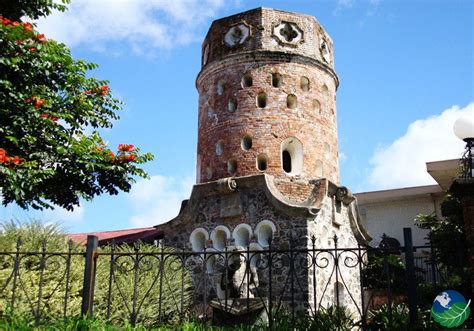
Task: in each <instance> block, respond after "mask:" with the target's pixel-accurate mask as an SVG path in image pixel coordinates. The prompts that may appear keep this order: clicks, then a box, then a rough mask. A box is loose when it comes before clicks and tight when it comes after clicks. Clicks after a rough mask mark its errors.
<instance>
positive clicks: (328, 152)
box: [324, 143, 331, 160]
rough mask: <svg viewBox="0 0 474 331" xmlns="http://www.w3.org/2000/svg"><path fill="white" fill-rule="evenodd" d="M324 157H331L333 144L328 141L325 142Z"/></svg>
mask: <svg viewBox="0 0 474 331" xmlns="http://www.w3.org/2000/svg"><path fill="white" fill-rule="evenodd" d="M324 157H325V158H326V160H327V159H330V158H331V146H330V145H329V144H328V143H324Z"/></svg>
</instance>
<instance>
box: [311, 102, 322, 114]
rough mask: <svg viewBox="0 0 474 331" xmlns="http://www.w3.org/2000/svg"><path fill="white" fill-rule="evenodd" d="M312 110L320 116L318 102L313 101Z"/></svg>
mask: <svg viewBox="0 0 474 331" xmlns="http://www.w3.org/2000/svg"><path fill="white" fill-rule="evenodd" d="M313 110H314V112H315V113H316V114H318V115H321V104H320V103H319V101H318V100H313Z"/></svg>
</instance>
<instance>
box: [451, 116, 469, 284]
mask: <svg viewBox="0 0 474 331" xmlns="http://www.w3.org/2000/svg"><path fill="white" fill-rule="evenodd" d="M453 130H454V133H455V134H456V136H458V138H459V139H461V140H464V141H465V142H466V151H465V152H464V153H463V156H462V158H461V173H460V175H459V177H458V178H456V179H454V182H453V184H452V185H451V188H450V191H451V193H452V194H453V195H454V196H456V197H457V198H459V200H460V201H461V204H462V209H463V218H464V231H465V235H466V240H467V246H468V247H467V249H468V252H467V254H468V263H469V267H470V285H471V289H470V290H471V293H473V291H474V176H473V172H474V171H473V160H472V157H473V153H472V149H473V147H474V111H471V112H470V113H468V114H466V115H464V116H462V117H460V118H459V119H458V120H457V121H456V122H455V123H454V127H453Z"/></svg>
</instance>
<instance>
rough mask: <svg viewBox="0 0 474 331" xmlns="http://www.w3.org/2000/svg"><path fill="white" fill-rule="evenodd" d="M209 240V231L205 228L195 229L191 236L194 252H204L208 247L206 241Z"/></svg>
mask: <svg viewBox="0 0 474 331" xmlns="http://www.w3.org/2000/svg"><path fill="white" fill-rule="evenodd" d="M208 240H209V233H207V231H206V230H205V229H203V228H197V229H194V231H193V232H192V233H191V235H190V236H189V241H190V242H191V247H192V249H193V252H203V251H204V249H205V247H206V241H208Z"/></svg>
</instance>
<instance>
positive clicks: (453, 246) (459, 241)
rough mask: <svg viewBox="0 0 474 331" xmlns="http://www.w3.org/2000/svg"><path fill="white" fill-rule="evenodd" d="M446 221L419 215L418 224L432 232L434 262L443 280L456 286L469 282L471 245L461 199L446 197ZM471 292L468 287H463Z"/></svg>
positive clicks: (429, 236)
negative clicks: (468, 244)
mask: <svg viewBox="0 0 474 331" xmlns="http://www.w3.org/2000/svg"><path fill="white" fill-rule="evenodd" d="M441 215H442V216H443V218H442V219H438V218H437V217H436V215H434V214H431V215H423V214H420V215H417V216H416V218H415V224H416V225H417V226H418V227H419V228H421V229H426V230H429V233H428V236H427V239H428V240H429V241H430V242H431V245H432V247H433V255H434V262H435V263H436V265H437V266H438V268H439V269H440V272H441V274H442V276H443V280H444V281H446V282H449V284H450V285H452V286H459V285H461V284H462V283H463V282H467V281H468V279H469V277H468V275H469V270H468V268H467V265H468V263H467V256H468V255H467V241H466V235H465V233H464V218H463V212H462V205H461V202H460V201H459V199H457V198H456V197H454V196H452V195H450V194H449V193H448V194H447V195H446V197H445V199H444V201H443V202H442V204H441ZM462 285H464V287H466V288H467V285H466V284H462ZM465 293H466V292H465Z"/></svg>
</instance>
